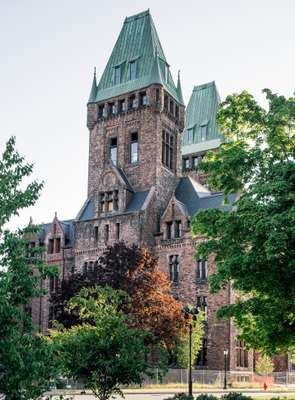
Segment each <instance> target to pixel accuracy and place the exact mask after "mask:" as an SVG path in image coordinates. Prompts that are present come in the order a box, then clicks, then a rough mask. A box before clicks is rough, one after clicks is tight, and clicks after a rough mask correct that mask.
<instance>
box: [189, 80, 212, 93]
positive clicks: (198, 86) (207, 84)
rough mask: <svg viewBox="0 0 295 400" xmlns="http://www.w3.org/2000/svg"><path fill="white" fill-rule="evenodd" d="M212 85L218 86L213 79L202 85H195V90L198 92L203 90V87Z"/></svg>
mask: <svg viewBox="0 0 295 400" xmlns="http://www.w3.org/2000/svg"><path fill="white" fill-rule="evenodd" d="M211 86H216V84H215V81H211V82H207V83H203V84H202V85H197V86H194V89H193V92H196V91H198V90H202V89H205V88H207V87H211Z"/></svg>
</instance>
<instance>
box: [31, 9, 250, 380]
mask: <svg viewBox="0 0 295 400" xmlns="http://www.w3.org/2000/svg"><path fill="white" fill-rule="evenodd" d="M219 102H220V100H219V95H218V92H217V89H216V86H215V83H214V82H211V83H207V84H204V85H201V86H197V87H195V88H194V89H193V92H192V96H191V99H190V101H189V104H188V107H187V109H186V110H185V105H184V101H183V97H182V91H181V83H180V77H179V76H178V80H177V84H175V83H174V81H173V78H172V75H171V72H170V67H169V64H168V62H167V60H166V57H165V55H164V52H163V49H162V46H161V43H160V40H159V37H158V34H157V31H156V28H155V26H154V23H153V20H152V17H151V15H150V13H149V11H146V12H143V13H140V14H137V15H134V16H131V17H128V18H126V19H125V21H124V24H123V27H122V30H121V32H120V34H119V37H118V40H117V42H116V44H115V47H114V49H113V51H112V53H111V56H110V58H109V61H108V63H107V65H106V67H105V70H104V72H103V74H102V76H101V78H100V80H99V82H97V80H96V74H94V78H93V83H92V87H91V92H90V97H89V101H88V104H87V127H88V130H89V161H88V190H87V198H86V199H85V203H84V205H83V206H82V208H81V210H80V211H79V212H78V214H77V217H76V218H75V219H73V220H69V221H60V220H59V219H58V217H57V215H55V216H54V218H53V221H52V223H50V224H46V225H44V226H43V227H42V230H41V232H40V235H39V237H38V238H36V240H38V243H39V244H44V245H45V248H46V249H47V252H46V255H45V257H46V262H47V263H52V264H55V265H59V277H58V278H54V279H51V280H49V281H45V282H44V286H45V288H47V290H48V295H47V296H45V297H43V298H40V299H34V301H33V305H32V310H33V320H34V322H35V324H36V325H37V326H39V327H40V330H41V331H43V332H46V331H47V330H48V327H50V320H51V319H52V318H53V310H52V308H51V306H50V302H49V297H50V295H51V294H52V293H53V292H54V291H55V290H56V288H57V285H58V284H59V281H60V280H62V279H66V278H67V277H68V276H69V275H70V274H72V273H74V272H77V271H84V272H86V271H87V270H88V269H93V268H95V266H96V262H97V259H98V257H99V256H100V255H101V253H102V252H103V250H104V249H105V247H106V246H107V245H111V244H112V243H114V242H116V241H118V240H124V241H125V242H126V243H128V244H132V243H136V244H137V245H139V246H142V247H148V248H149V249H150V250H151V251H152V252H153V253H154V254H155V255H156V256H157V257H158V258H159V265H160V268H161V269H162V270H163V271H165V272H166V273H167V275H168V276H169V278H170V280H171V285H172V291H173V294H174V295H175V296H177V298H179V299H180V300H181V301H183V302H184V303H191V304H194V305H196V306H199V307H200V308H202V309H203V310H204V311H205V315H206V335H205V337H204V339H203V348H202V351H201V353H200V355H199V359H198V367H200V368H207V369H215V370H218V369H219V370H220V369H223V367H224V354H223V351H224V349H225V348H226V349H228V351H229V356H228V362H229V365H228V367H229V368H230V369H231V370H235V371H237V373H240V374H241V376H243V374H244V375H247V373H248V372H249V371H253V354H252V352H251V351H246V349H245V346H244V343H242V342H241V341H237V340H236V332H235V329H234V327H233V324H232V322H231V321H218V320H216V318H215V312H216V310H217V309H218V308H219V307H220V306H222V305H226V304H229V303H231V302H233V301H234V293H233V292H232V290H231V288H230V287H228V288H226V289H224V290H222V291H221V292H219V293H217V294H214V295H212V294H209V290H208V276H209V275H210V274H212V273H213V272H214V270H215V265H214V258H213V257H210V258H209V259H208V260H199V261H196V260H195V259H194V253H195V245H196V243H198V242H199V241H201V240H203V238H201V237H197V238H192V235H191V232H190V222H191V218H192V216H193V215H194V214H195V213H197V212H198V211H199V210H200V209H203V208H211V207H218V208H221V209H226V207H225V206H223V196H222V194H221V193H211V192H210V190H209V189H208V188H207V187H206V181H205V179H204V177H202V176H200V175H198V173H197V172H196V171H195V167H196V166H197V164H198V162H199V161H200V159H201V157H202V156H203V155H204V154H205V153H206V151H208V150H209V149H211V150H212V149H216V151H217V150H218V147H219V146H220V143H221V142H222V135H221V134H220V132H219V131H218V128H217V125H216V113H217V109H218V105H219Z"/></svg>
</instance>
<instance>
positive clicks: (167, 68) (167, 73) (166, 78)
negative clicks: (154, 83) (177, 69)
mask: <svg viewBox="0 0 295 400" xmlns="http://www.w3.org/2000/svg"><path fill="white" fill-rule="evenodd" d="M168 77H169V66H168V64H165V82H168Z"/></svg>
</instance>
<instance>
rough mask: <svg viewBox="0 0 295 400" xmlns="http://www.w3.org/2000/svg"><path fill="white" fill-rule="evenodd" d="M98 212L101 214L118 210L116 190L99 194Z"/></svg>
mask: <svg viewBox="0 0 295 400" xmlns="http://www.w3.org/2000/svg"><path fill="white" fill-rule="evenodd" d="M99 202H100V211H101V212H102V213H105V212H112V211H116V210H118V190H114V191H113V192H105V193H100V200H99Z"/></svg>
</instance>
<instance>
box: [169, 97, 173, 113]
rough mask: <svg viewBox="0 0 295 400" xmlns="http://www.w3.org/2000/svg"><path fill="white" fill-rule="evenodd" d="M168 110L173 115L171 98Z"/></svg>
mask: <svg viewBox="0 0 295 400" xmlns="http://www.w3.org/2000/svg"><path fill="white" fill-rule="evenodd" d="M169 111H170V113H171V114H172V115H174V102H173V100H170V103H169Z"/></svg>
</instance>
